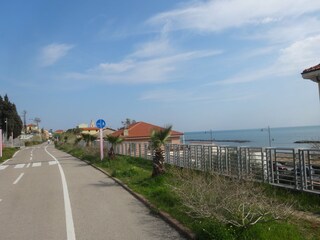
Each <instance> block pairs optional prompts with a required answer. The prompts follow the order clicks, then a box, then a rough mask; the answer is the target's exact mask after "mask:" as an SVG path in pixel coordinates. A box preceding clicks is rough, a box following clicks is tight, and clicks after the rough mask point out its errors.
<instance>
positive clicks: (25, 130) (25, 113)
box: [22, 110, 27, 134]
mask: <svg viewBox="0 0 320 240" xmlns="http://www.w3.org/2000/svg"><path fill="white" fill-rule="evenodd" d="M22 115H23V129H24V134H27V120H26V119H27V111H26V110H23V112H22Z"/></svg>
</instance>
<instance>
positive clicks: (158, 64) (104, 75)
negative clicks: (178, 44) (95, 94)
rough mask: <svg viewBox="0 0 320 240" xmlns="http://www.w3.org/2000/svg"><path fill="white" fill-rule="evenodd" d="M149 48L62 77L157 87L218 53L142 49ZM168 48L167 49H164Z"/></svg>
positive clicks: (218, 52) (143, 47)
mask: <svg viewBox="0 0 320 240" xmlns="http://www.w3.org/2000/svg"><path fill="white" fill-rule="evenodd" d="M148 44H150V46H151V45H152V44H151V43H148ZM148 44H145V45H143V46H142V48H141V49H140V50H136V51H135V52H134V53H132V54H129V55H128V57H126V58H124V60H122V61H120V62H106V63H101V64H99V65H98V66H97V67H94V68H92V69H88V70H87V71H85V72H84V73H69V74H67V75H66V76H65V77H66V78H71V79H79V80H92V81H101V82H105V83H131V84H136V83H159V82H165V81H168V80H171V79H172V78H173V77H174V73H175V71H176V70H177V69H178V68H179V67H181V65H182V64H183V63H185V62H188V61H192V60H195V59H200V58H205V57H211V56H214V55H217V54H220V53H221V51H213V50H208V51H190V52H183V53H175V54H169V52H171V51H166V50H164V49H163V51H159V50H156V51H153V50H151V48H149V47H145V46H148ZM168 48H169V45H168V47H166V49H168ZM161 52H162V53H161ZM162 54H164V55H165V56H162Z"/></svg>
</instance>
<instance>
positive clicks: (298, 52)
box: [207, 34, 320, 85]
mask: <svg viewBox="0 0 320 240" xmlns="http://www.w3.org/2000/svg"><path fill="white" fill-rule="evenodd" d="M319 42H320V34H319V35H316V36H312V37H308V38H305V39H302V40H299V41H296V42H294V43H292V44H291V45H289V46H288V47H285V48H282V49H280V50H279V53H278V57H277V59H276V60H275V62H274V63H273V64H271V65H269V66H265V67H264V68H257V69H250V70H247V71H244V72H241V73H237V74H236V75H234V76H231V77H230V78H227V79H224V80H222V81H217V82H213V83H210V84H207V85H217V84H218V85H220V84H222V85H224V84H236V83H247V82H254V81H258V80H261V79H264V78H266V77H271V76H272V77H279V76H292V75H298V74H300V73H301V72H302V71H303V70H304V69H305V68H308V67H311V66H314V65H316V64H318V63H319V56H320V48H319Z"/></svg>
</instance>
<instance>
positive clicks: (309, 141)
mask: <svg viewBox="0 0 320 240" xmlns="http://www.w3.org/2000/svg"><path fill="white" fill-rule="evenodd" d="M294 143H308V144H309V143H320V141H313V140H300V141H295V142H294Z"/></svg>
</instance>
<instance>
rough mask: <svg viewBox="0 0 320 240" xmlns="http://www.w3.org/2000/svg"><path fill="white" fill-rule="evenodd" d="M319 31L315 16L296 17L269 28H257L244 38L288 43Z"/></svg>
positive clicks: (319, 22)
mask: <svg viewBox="0 0 320 240" xmlns="http://www.w3.org/2000/svg"><path fill="white" fill-rule="evenodd" d="M319 33H320V21H319V19H318V18H315V17H307V18H298V19H295V20H294V21H293V20H290V21H285V22H282V23H281V24H277V25H276V26H273V27H272V28H270V29H267V30H266V29H262V30H261V31H260V30H258V31H257V33H255V34H253V35H250V36H248V37H246V38H248V39H253V40H256V39H257V40H259V39H267V40H269V41H271V42H273V43H288V42H289V43H290V42H293V41H297V40H300V39H304V38H307V37H310V36H312V35H315V34H319Z"/></svg>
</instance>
